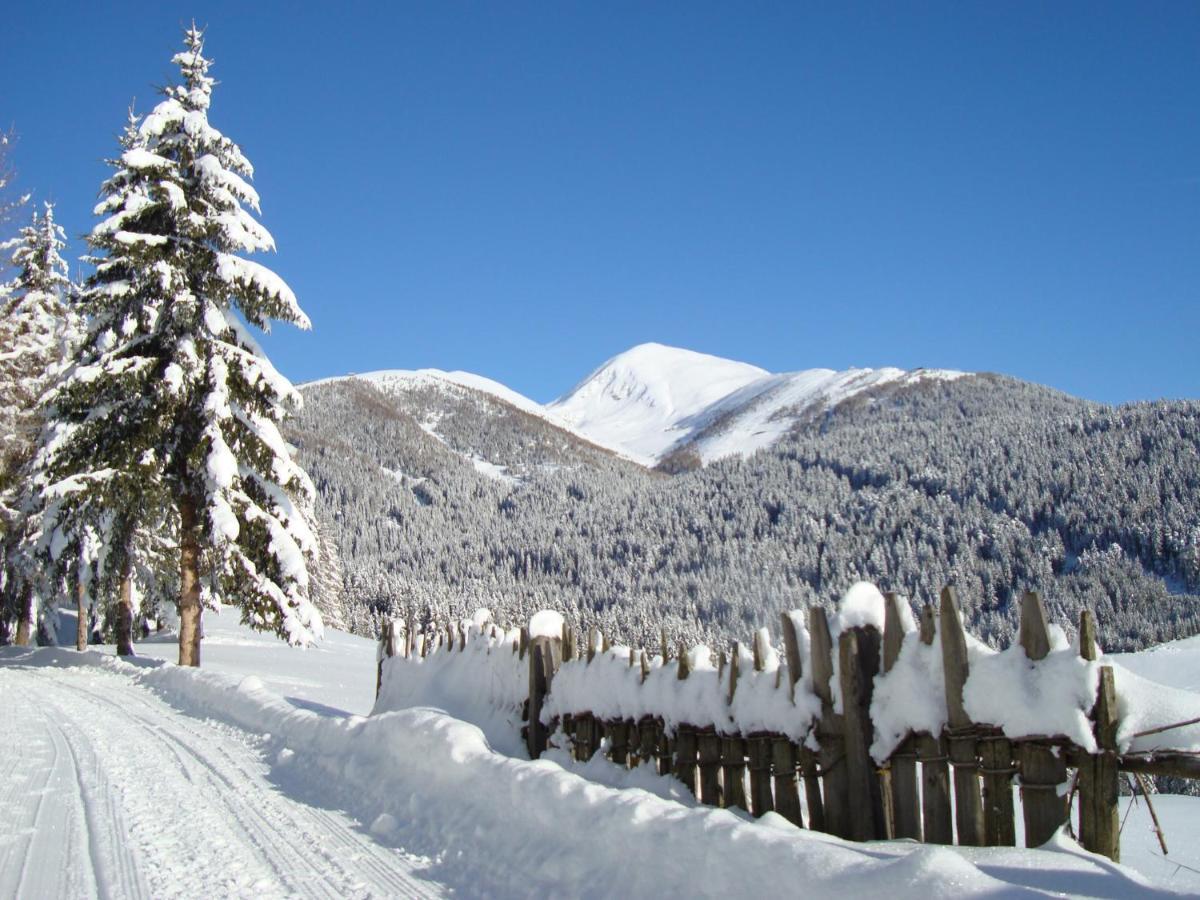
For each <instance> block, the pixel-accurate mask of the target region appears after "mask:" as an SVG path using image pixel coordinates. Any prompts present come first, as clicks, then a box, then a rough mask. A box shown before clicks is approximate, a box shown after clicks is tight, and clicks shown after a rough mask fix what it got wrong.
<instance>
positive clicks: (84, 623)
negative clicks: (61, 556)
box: [75, 574, 88, 651]
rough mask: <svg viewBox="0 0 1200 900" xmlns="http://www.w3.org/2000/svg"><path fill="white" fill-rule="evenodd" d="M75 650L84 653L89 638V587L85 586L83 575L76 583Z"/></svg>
mask: <svg viewBox="0 0 1200 900" xmlns="http://www.w3.org/2000/svg"><path fill="white" fill-rule="evenodd" d="M75 615H76V617H77V618H76V621H75V649H76V650H79V651H83V650H86V649H87V637H88V617H87V585H86V584H84V581H83V575H82V574H80V577H79V579H78V580H77V581H76V583H75Z"/></svg>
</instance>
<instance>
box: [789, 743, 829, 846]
mask: <svg viewBox="0 0 1200 900" xmlns="http://www.w3.org/2000/svg"><path fill="white" fill-rule="evenodd" d="M796 756H797V759H798V760H799V762H800V774H801V775H802V776H803V778H804V799H805V801H806V802H807V803H808V827H809V828H811V829H812V830H813V831H827V828H826V826H825V799H824V798H823V797H822V796H821V775H820V769H819V768H818V766H817V754H816V753H814V752H813V751H812V750H809V749H808V748H807V747H804V746H800V747H798V748H797V750H796Z"/></svg>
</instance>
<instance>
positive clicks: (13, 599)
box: [0, 203, 79, 644]
mask: <svg viewBox="0 0 1200 900" xmlns="http://www.w3.org/2000/svg"><path fill="white" fill-rule="evenodd" d="M65 245H66V235H65V234H64V233H63V230H62V228H61V227H60V226H58V225H57V224H55V222H54V207H53V206H52V205H51V204H49V203H47V204H45V209H44V211H43V212H42V213H40V214H39V213H38V212H37V210H34V213H33V217H32V221H31V222H30V224H29V225H27V226H25V227H24V228H22V229H21V230H20V233H19V234H18V235H17V236H16V237H15V238H13V239H12V240H9V241H6V242H4V243H3V244H0V250H3V251H4V252H5V253H6V255H7V256H8V260H9V262H10V264H11V265H12V267H13V268H14V269H15V270H16V276H15V278H13V279H12V281H10V282H9V283H8V284H7V285H5V288H4V291H3V294H4V297H5V299H4V302H3V306H2V307H0V538H2V540H3V545H4V559H5V566H4V592H3V596H4V600H3V605H4V611H3V614H2V615H0V618H2V619H3V621H4V627H3V630H4V632H7V625H8V621H9V620H10V618H11V617H12V616H13V615H16V617H17V619H18V627H17V641H18V643H22V644H24V643H27V642H28V640H29V635H30V628H31V626H32V621H33V616H32V609H31V598H32V591H31V588H30V586H29V585H28V583H27V582H26V579H24V578H23V577H21V574H20V571H19V567H18V566H17V565H16V563H17V560H16V558H15V553H14V551H15V546H16V538H17V535H18V532H19V531H20V528H21V522H22V518H21V515H20V512H19V506H20V503H19V499H18V498H19V491H18V488H19V487H20V479H19V477H18V476H19V473H20V472H21V470H22V469H23V467H24V466H25V465H26V464H28V462H29V460H30V457H31V456H32V453H33V448H34V437H35V435H36V433H37V431H38V430H39V429H40V427H41V410H40V406H39V404H40V401H41V398H42V395H43V393H44V392H45V391H46V389H47V388H48V387H49V385H50V384H51V382H52V381H53V379H54V378H56V377H57V376H58V375H59V374H60V373H61V372H62V369H63V361H64V359H65V358H66V357H67V355H68V354H69V352H70V348H71V345H72V344H73V343H74V342H75V341H76V340H77V338H78V331H79V325H78V321H77V319H76V317H75V315H74V314H73V312H72V311H71V309H70V307H69V306H68V304H67V299H68V298H67V295H68V294H69V292H70V290H71V282H70V279H69V278H68V277H67V264H66V262H65V261H64V260H63V258H62V255H61V251H62V248H63V247H64V246H65ZM0 638H7V634H6V633H4V634H0Z"/></svg>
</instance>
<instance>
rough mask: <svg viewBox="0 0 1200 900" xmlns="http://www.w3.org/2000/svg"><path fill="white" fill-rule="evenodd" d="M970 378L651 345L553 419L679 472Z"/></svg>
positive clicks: (603, 370) (578, 393)
mask: <svg viewBox="0 0 1200 900" xmlns="http://www.w3.org/2000/svg"><path fill="white" fill-rule="evenodd" d="M962 374H963V373H961V372H951V371H946V370H936V369H932V370H925V369H917V370H915V371H913V372H905V371H904V370H902V369H894V368H883V369H849V370H847V371H845V372H835V371H834V370H832V369H809V370H806V371H801V372H790V373H784V374H780V375H772V374H771V373H769V372H767V371H766V370H764V369H760V368H758V367H757V366H751V365H747V364H746V363H740V362H734V361H732V360H728V359H722V358H720V357H716V356H708V355H706V354H703V353H695V352H693V351H691V350H681V349H678V348H675V347H666V346H664V345H662V344H641V345H639V346H637V347H634V348H633V349H631V350H627V351H625V352H624V353H621V354H619V355H617V356H614V357H613V358H612V359H610V360H609V361H608V362H606V363H605V364H604V365H602V366H601V367H600V368H598V369H596V371H594V372H593V373H592V374H591V375H589V376H588V377H587V378H585V379H584V380H583V381H582V382H580V383H579V384H578V385H576V386H575V387H574V388H573V389H572V390H571V391H569V392H568V393H567V394H566V395H565V396H563V397H561V398H560V399H558V400H556V401H555V402H553V403H551V404H549V406H548V407H547V410H548V411H549V412H550V413H551V414H553V415H555V416H556V417H557V418H558V419H560V420H562V421H565V422H566V423H567V424H569V425H570V426H572V427H573V428H575V429H576V430H577V431H578V432H580V433H581V434H584V435H587V436H588V437H590V438H591V439H592V440H594V441H596V443H598V444H602V445H604V446H607V447H612V448H614V449H616V450H619V451H622V452H624V453H626V454H628V455H629V456H630V457H631V458H633V459H637V460H639V461H641V462H643V463H645V464H646V465H656V464H663V465H664V468H665V469H667V470H668V471H679V470H680V469H683V468H692V467H695V466H697V465H703V464H707V463H710V462H713V461H715V460H718V459H723V458H725V457H729V456H738V455H746V454H750V453H754V452H757V451H758V450H762V449H764V448H766V447H770V446H772V445H773V444H775V443H776V442H777V441H778V440H780V439H781V438H782V437H783V436H784V435H786V434H787V433H788V432H789V431H791V430H792V428H793V427H794V426H795V425H796V423H797V422H798V421H799V420H801V419H803V418H804V417H805V416H807V415H811V414H813V413H814V412H820V411H824V410H827V409H829V408H831V407H833V406H835V405H836V404H838V403H840V402H842V401H843V400H846V399H848V398H850V397H853V396H855V395H857V394H859V393H861V392H863V391H868V390H870V389H871V388H875V387H878V386H880V385H884V384H891V383H897V382H898V383H902V384H904V383H912V382H916V381H920V380H923V379H942V380H949V379H954V378H958V377H961V375H962Z"/></svg>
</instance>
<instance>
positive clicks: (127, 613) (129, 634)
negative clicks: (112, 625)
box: [117, 571, 182, 665]
mask: <svg viewBox="0 0 1200 900" xmlns="http://www.w3.org/2000/svg"><path fill="white" fill-rule="evenodd" d="M117 656H133V576H132V575H130V574H129V572H127V571H126V572H122V573H121V596H120V597H119V598H118V600H117ZM180 664H181V665H182V662H181V663H180Z"/></svg>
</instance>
